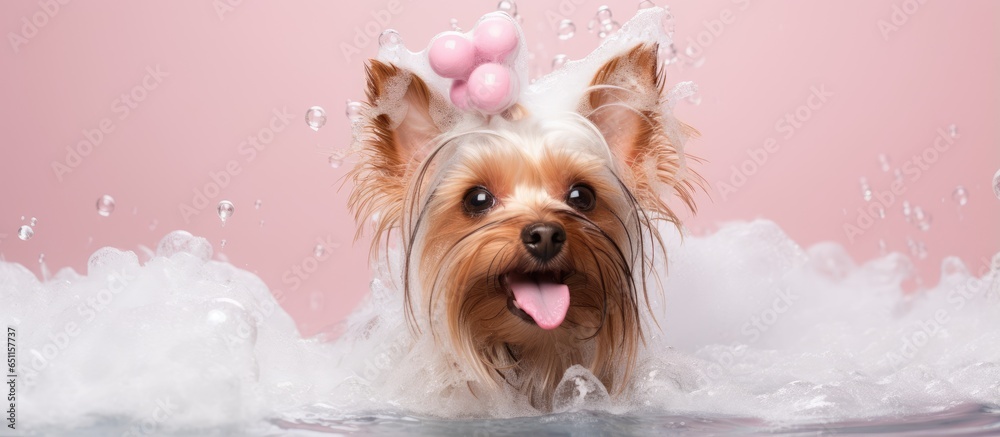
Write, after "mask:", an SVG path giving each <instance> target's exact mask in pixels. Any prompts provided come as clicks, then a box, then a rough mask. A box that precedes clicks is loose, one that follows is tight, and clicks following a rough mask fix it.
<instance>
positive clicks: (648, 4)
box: [639, 0, 656, 9]
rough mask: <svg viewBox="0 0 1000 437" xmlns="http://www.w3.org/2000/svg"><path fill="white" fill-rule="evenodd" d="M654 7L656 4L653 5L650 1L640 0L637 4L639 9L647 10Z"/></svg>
mask: <svg viewBox="0 0 1000 437" xmlns="http://www.w3.org/2000/svg"><path fill="white" fill-rule="evenodd" d="M655 7H656V3H653V2H651V1H650V0H642V1H640V2H639V9H649V8H655Z"/></svg>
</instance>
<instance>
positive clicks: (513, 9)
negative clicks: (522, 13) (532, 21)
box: [497, 0, 517, 17]
mask: <svg viewBox="0 0 1000 437" xmlns="http://www.w3.org/2000/svg"><path fill="white" fill-rule="evenodd" d="M497 10H498V11H502V12H506V13H507V14H509V15H510V16H512V17H513V16H514V15H517V4H515V3H514V0H500V3H498V4H497Z"/></svg>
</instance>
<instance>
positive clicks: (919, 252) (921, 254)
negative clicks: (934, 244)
mask: <svg viewBox="0 0 1000 437" xmlns="http://www.w3.org/2000/svg"><path fill="white" fill-rule="evenodd" d="M906 245H907V246H909V247H910V254H911V255H913V256H915V257H917V258H918V259H925V258H927V246H925V245H924V242H923V241H916V240H914V239H912V238H907V239H906Z"/></svg>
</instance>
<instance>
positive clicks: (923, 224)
mask: <svg viewBox="0 0 1000 437" xmlns="http://www.w3.org/2000/svg"><path fill="white" fill-rule="evenodd" d="M932 219H933V218H932V217H931V214H930V213H929V212H924V209H923V208H921V207H919V206H917V207H914V208H913V220H914V222H915V223H916V224H917V227H918V228H920V230H921V231H924V232H927V231H929V230H930V229H931V221H932Z"/></svg>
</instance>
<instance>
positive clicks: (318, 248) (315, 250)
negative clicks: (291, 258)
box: [313, 244, 326, 258]
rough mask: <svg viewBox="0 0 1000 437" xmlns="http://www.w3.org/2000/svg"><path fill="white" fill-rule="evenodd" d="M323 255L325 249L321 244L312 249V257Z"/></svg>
mask: <svg viewBox="0 0 1000 437" xmlns="http://www.w3.org/2000/svg"><path fill="white" fill-rule="evenodd" d="M324 253H326V248H325V247H323V245H322V244H317V245H316V247H314V248H313V255H316V258H319V257H321V256H323V254H324Z"/></svg>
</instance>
